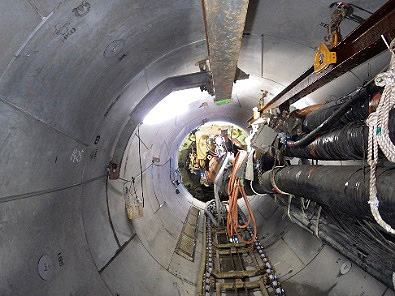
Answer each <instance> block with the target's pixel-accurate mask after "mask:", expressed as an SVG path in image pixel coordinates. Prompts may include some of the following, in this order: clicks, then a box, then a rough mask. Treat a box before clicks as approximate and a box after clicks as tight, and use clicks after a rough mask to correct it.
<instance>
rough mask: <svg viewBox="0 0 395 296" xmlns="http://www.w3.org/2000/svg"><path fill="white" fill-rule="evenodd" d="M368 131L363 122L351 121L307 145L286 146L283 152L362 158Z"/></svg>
mask: <svg viewBox="0 0 395 296" xmlns="http://www.w3.org/2000/svg"><path fill="white" fill-rule="evenodd" d="M368 131H369V128H368V127H367V126H366V124H365V123H363V122H361V121H359V122H352V123H349V124H347V125H346V126H345V127H343V128H341V129H338V130H335V131H331V132H328V133H326V134H324V135H322V136H320V137H318V138H316V139H315V140H314V141H313V142H312V143H310V144H309V145H307V146H304V147H293V146H292V147H288V148H286V149H285V152H284V154H285V155H286V156H290V157H299V158H308V159H320V160H349V159H363V158H364V156H365V155H366V149H367V139H368Z"/></svg>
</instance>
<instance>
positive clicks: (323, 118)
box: [287, 85, 379, 147]
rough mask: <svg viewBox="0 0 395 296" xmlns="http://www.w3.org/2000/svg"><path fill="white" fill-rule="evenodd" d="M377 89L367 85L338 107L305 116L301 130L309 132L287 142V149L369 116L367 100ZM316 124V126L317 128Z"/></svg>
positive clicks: (307, 142)
mask: <svg viewBox="0 0 395 296" xmlns="http://www.w3.org/2000/svg"><path fill="white" fill-rule="evenodd" d="M378 90H379V88H377V87H375V86H373V85H368V86H366V87H360V88H358V89H357V90H355V91H354V92H352V93H351V94H349V95H347V96H346V97H345V98H342V99H341V100H342V101H343V100H346V101H345V102H344V103H343V104H341V105H340V107H337V105H336V106H330V107H327V108H324V107H323V108H320V109H317V110H315V111H313V112H312V113H310V114H309V115H307V116H306V118H305V120H304V121H303V124H302V126H303V130H304V131H306V130H307V131H309V130H310V129H311V128H312V127H314V129H312V130H311V131H309V133H308V134H307V135H305V136H304V137H303V138H302V139H299V140H297V141H295V142H294V141H288V142H287V144H288V146H289V147H303V146H306V145H308V144H310V143H311V142H312V141H314V139H315V138H316V137H318V136H320V135H322V134H323V133H325V132H326V131H328V130H330V129H334V128H337V127H339V126H341V125H343V124H346V123H348V122H352V121H356V120H363V119H365V118H366V117H367V116H368V115H369V100H370V98H371V97H372V96H373V94H375V93H376V92H377V91H378ZM317 124H318V126H317Z"/></svg>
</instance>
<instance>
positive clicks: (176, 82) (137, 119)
mask: <svg viewBox="0 0 395 296" xmlns="http://www.w3.org/2000/svg"><path fill="white" fill-rule="evenodd" d="M210 79H211V75H210V73H209V72H197V73H192V74H186V75H180V76H173V77H169V78H166V79H165V80H163V81H162V82H161V83H159V84H158V85H156V86H155V87H154V88H153V89H152V90H151V91H150V92H149V93H148V94H146V95H145V96H144V98H143V99H142V100H141V101H140V102H139V103H138V104H137V106H136V107H135V108H134V109H133V112H132V113H131V114H130V119H129V121H128V122H127V124H126V126H125V127H124V129H123V130H122V134H121V136H120V138H119V140H118V143H117V145H116V147H115V150H114V154H113V158H112V161H111V163H110V165H109V176H110V179H118V178H119V170H120V168H121V161H122V158H123V154H124V152H125V149H126V146H127V144H128V142H129V138H130V137H131V135H132V134H133V132H134V130H135V129H136V127H137V125H139V124H140V123H141V122H142V121H143V119H144V117H145V115H147V114H148V112H149V111H150V110H151V109H152V108H153V107H154V106H155V105H156V104H158V103H159V102H160V101H161V100H162V99H163V98H164V97H166V96H167V95H169V94H170V93H171V92H173V91H177V90H182V89H188V88H194V87H202V86H205V85H207V84H208V83H210Z"/></svg>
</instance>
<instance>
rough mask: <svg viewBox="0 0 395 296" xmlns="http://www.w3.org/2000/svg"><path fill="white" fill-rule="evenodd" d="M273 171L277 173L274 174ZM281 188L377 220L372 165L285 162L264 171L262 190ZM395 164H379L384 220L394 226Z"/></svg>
mask: <svg viewBox="0 0 395 296" xmlns="http://www.w3.org/2000/svg"><path fill="white" fill-rule="evenodd" d="M273 174H274V175H273ZM273 180H274V184H275V185H276V186H277V188H279V189H280V190H281V191H284V192H286V193H289V194H293V195H295V196H301V197H304V198H307V199H310V200H312V201H315V202H317V203H318V204H320V205H324V206H328V207H329V208H335V209H338V210H340V211H343V212H345V213H348V214H350V215H353V216H356V217H360V218H364V219H370V220H374V218H373V216H372V214H371V213H370V207H369V204H368V201H369V169H368V168H365V169H364V168H363V167H358V166H319V165H318V166H308V165H297V166H286V167H282V168H275V169H274V170H272V171H269V172H266V173H264V174H263V175H262V176H261V178H260V181H261V185H262V186H261V187H260V188H256V187H254V189H255V190H261V191H260V192H259V191H258V192H259V193H274V191H273ZM393 180H395V167H379V168H377V183H376V184H377V198H378V199H379V210H380V214H381V216H382V217H383V219H384V221H386V222H387V223H388V224H390V225H391V226H392V227H395V185H394V182H393Z"/></svg>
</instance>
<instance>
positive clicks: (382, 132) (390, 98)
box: [366, 40, 395, 234]
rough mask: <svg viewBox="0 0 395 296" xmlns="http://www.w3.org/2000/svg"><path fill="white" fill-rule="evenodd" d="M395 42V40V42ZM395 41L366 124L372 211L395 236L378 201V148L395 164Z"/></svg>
mask: <svg viewBox="0 0 395 296" xmlns="http://www.w3.org/2000/svg"><path fill="white" fill-rule="evenodd" d="M394 41H395V40H394ZM394 41H392V42H391V51H392V57H391V63H390V67H389V69H388V71H387V72H384V73H381V74H379V75H377V77H376V79H375V83H376V85H377V86H384V91H383V94H382V96H381V98H380V102H379V105H378V106H377V110H376V112H373V113H372V114H370V115H369V117H368V119H367V120H366V124H367V125H368V126H369V137H368V163H369V167H370V183H369V201H368V203H369V205H370V211H371V213H372V215H373V217H374V219H375V220H376V222H377V223H378V224H379V225H380V226H381V227H383V228H384V229H385V230H386V231H387V232H389V233H392V234H395V230H394V229H393V228H392V227H391V226H390V225H389V224H387V223H386V222H385V221H384V220H383V218H382V217H381V215H380V212H379V200H378V199H377V187H376V167H377V160H378V148H379V147H380V148H381V150H382V151H383V153H384V155H385V157H387V159H388V160H389V161H391V162H395V145H394V144H393V143H392V141H391V139H390V137H389V127H388V120H389V113H390V111H391V109H393V108H394V107H395V54H394V51H393V48H394V45H395V43H394Z"/></svg>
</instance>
